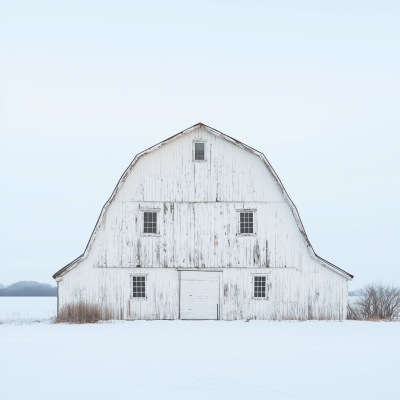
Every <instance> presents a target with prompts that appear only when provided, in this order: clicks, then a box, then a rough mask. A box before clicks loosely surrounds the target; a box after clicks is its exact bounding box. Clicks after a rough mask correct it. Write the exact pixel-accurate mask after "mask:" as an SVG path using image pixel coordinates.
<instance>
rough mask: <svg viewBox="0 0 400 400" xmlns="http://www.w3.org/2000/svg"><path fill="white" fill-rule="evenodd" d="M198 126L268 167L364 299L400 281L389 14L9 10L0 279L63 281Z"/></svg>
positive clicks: (399, 9) (196, 8)
mask: <svg viewBox="0 0 400 400" xmlns="http://www.w3.org/2000/svg"><path fill="white" fill-rule="evenodd" d="M324 4H325V5H324ZM327 4H329V5H327ZM197 122H203V123H205V124H207V125H209V126H211V127H213V128H215V129H218V130H220V131H222V132H224V133H226V134H227V135H230V136H233V137H234V138H236V139H238V140H241V141H242V142H244V143H246V144H248V145H250V146H252V147H254V148H256V149H257V150H260V151H262V152H263V153H264V154H265V155H266V157H267V158H268V160H269V161H270V162H271V164H272V166H273V167H274V169H275V170H276V172H277V173H278V175H279V177H280V178H281V180H282V182H283V184H284V186H285V187H286V189H287V191H288V193H289V195H290V197H291V198H292V200H293V201H294V203H295V204H296V206H297V208H298V210H299V213H300V216H301V218H302V221H303V223H304V226H305V229H306V231H307V234H308V236H309V239H310V240H311V243H312V245H313V247H314V249H315V251H316V253H317V254H318V255H320V256H321V257H323V258H325V259H327V260H328V261H330V262H332V263H334V264H335V265H337V266H338V267H340V268H342V269H344V270H346V271H348V272H350V273H351V274H354V275H355V278H354V280H353V282H351V283H350V289H356V288H358V287H360V286H361V285H363V284H364V283H367V282H373V281H377V280H380V281H382V282H384V283H395V284H397V285H400V262H399V256H398V252H399V247H400V246H399V243H400V230H399V224H400V212H399V205H400V189H399V183H400V178H399V175H400V174H399V173H400V157H399V149H400V139H399V134H400V2H399V1H385V0H380V1H351V2H349V1H330V2H321V1H301V2H299V1H283V0H281V1H251V0H246V1H232V0H231V1H218V0H213V1H204V0H202V1H142V2H135V1H119V0H113V1H99V0H96V1H85V0H79V1H73V0H68V1H42V0H37V1H35V2H33V1H18V0H13V1H8V0H7V1H5V0H0V135H1V142H0V174H1V187H2V191H1V193H2V195H1V199H0V205H1V210H2V218H1V224H0V236H1V246H0V282H1V283H3V284H10V283H12V282H15V281H19V280H36V281H39V282H46V283H52V284H55V282H54V280H53V279H52V277H51V276H52V275H53V274H54V273H55V272H56V271H58V270H59V269H60V268H62V267H63V266H64V265H66V264H67V263H69V262H70V261H72V260H73V259H74V258H76V257H77V256H79V255H80V254H81V253H82V252H83V250H84V248H85V246H86V243H87V241H88V240H89V236H90V234H91V232H92V230H93V227H94V225H95V223H96V221H97V218H98V215H99V214H100V211H101V208H102V206H103V204H104V203H105V202H106V200H107V199H108V197H109V196H110V194H111V192H112V190H113V188H114V186H115V185H116V184H117V181H118V179H119V177H120V176H121V174H122V173H123V171H124V170H125V168H126V167H127V166H128V164H129V163H130V162H131V160H132V159H133V158H134V156H135V155H136V154H137V153H139V152H141V151H142V150H144V149H146V148H148V147H150V146H152V145H153V144H156V143H158V142H160V141H161V140H164V139H166V138H168V137H170V136H172V135H174V134H175V133H178V132H180V131H182V130H183V129H185V128H188V127H189V126H191V125H193V124H195V123H197Z"/></svg>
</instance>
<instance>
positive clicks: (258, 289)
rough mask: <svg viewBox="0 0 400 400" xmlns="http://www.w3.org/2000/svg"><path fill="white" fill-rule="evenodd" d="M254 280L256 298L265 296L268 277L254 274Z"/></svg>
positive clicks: (254, 295)
mask: <svg viewBox="0 0 400 400" xmlns="http://www.w3.org/2000/svg"><path fill="white" fill-rule="evenodd" d="M253 282H254V294H253V297H254V298H263V297H265V282H266V277H265V276H254V277H253Z"/></svg>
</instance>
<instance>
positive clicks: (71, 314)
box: [54, 301, 112, 324]
mask: <svg viewBox="0 0 400 400" xmlns="http://www.w3.org/2000/svg"><path fill="white" fill-rule="evenodd" d="M111 319H112V313H111V311H110V310H109V309H108V308H107V307H100V306H99V305H97V304H91V303H87V302H85V301H79V302H78V303H69V304H66V305H65V306H64V307H63V308H62V309H61V310H60V312H59V314H58V315H57V318H56V319H55V320H54V323H56V324H57V323H62V322H66V323H68V324H90V323H92V324H93V323H96V322H99V321H109V320H111Z"/></svg>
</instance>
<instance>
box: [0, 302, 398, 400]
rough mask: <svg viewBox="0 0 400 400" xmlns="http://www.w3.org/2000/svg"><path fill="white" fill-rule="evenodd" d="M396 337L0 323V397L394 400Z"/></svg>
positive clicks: (230, 327)
mask: <svg viewBox="0 0 400 400" xmlns="http://www.w3.org/2000/svg"><path fill="white" fill-rule="evenodd" d="M0 300H1V302H0V305H3V304H4V302H3V299H0ZM32 304H33V303H32ZM43 304H44V303H43ZM49 305H51V304H49ZM53 305H54V303H53ZM45 308H46V309H48V305H45ZM44 314H45V313H44ZM399 337H400V323H397V322H355V321H346V322H325V321H315V322H288V321H285V322H268V321H250V322H244V321H234V322H227V321H124V322H117V321H115V322H112V323H100V324H88V325H66V324H57V325H54V324H50V323H48V322H41V323H28V324H16V323H6V324H2V325H0V349H1V350H0V354H1V361H2V362H1V363H0V376H1V384H0V393H1V397H2V398H4V399H11V398H12V399H26V398H28V397H30V398H32V397H33V398H41V399H45V400H46V399H55V398H56V399H71V398H73V399H116V398H131V399H157V400H158V399H163V400H164V399H175V400H179V399H185V400H187V399H190V400H193V399H194V400H197V399H202V400H204V399H207V400H208V399H219V400H224V399H230V400H235V399H264V400H265V399H267V400H268V399H277V400H278V399H279V400H283V399H291V400H293V399H303V400H304V399H312V400H314V399H315V400H317V399H318V400H326V399H328V400H329V399H335V400H337V399H340V400H343V399H352V400H354V399H363V400H365V399H374V400H376V399H380V398H382V399H385V400H390V399H399V398H400V385H399V382H400V345H399Z"/></svg>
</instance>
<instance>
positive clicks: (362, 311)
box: [347, 283, 400, 321]
mask: <svg viewBox="0 0 400 400" xmlns="http://www.w3.org/2000/svg"><path fill="white" fill-rule="evenodd" d="M399 316H400V288H399V287H395V286H393V285H384V284H382V283H372V284H368V285H365V286H364V287H363V288H362V289H360V290H359V292H358V296H357V297H354V298H350V299H349V303H348V306H347V319H356V320H388V321H393V320H395V319H397V318H399Z"/></svg>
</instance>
